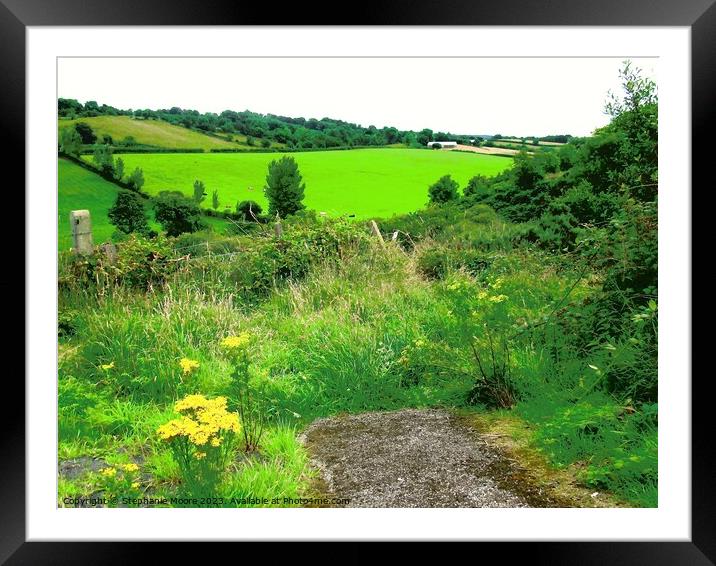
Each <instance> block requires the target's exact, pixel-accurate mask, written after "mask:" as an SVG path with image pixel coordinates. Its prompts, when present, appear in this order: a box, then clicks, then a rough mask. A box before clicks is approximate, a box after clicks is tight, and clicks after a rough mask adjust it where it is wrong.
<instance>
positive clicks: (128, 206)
mask: <svg viewBox="0 0 716 566" xmlns="http://www.w3.org/2000/svg"><path fill="white" fill-rule="evenodd" d="M107 216H108V217H109V221H110V222H111V223H112V224H113V225H114V226H115V227H116V228H117V230H119V231H120V232H124V233H125V234H131V233H132V232H137V233H139V234H146V233H147V232H149V224H148V222H147V215H146V212H145V210H144V203H143V202H142V199H141V197H140V196H139V195H138V194H137V193H132V192H129V191H119V193H117V199H116V200H115V202H114V205H113V206H112V208H110V209H109V211H108V212H107Z"/></svg>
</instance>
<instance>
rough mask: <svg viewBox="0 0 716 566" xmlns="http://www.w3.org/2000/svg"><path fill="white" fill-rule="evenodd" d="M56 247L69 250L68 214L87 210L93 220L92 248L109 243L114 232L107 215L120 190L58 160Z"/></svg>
mask: <svg viewBox="0 0 716 566" xmlns="http://www.w3.org/2000/svg"><path fill="white" fill-rule="evenodd" d="M57 169H58V175H57V177H58V181H57V183H58V184H57V214H58V218H57V243H58V247H59V249H61V250H66V249H68V248H70V247H71V246H72V232H71V231H70V221H69V218H70V211H72V210H81V209H87V210H89V211H90V216H91V219H92V235H93V238H94V242H95V244H99V243H101V242H103V241H105V240H109V239H110V238H111V236H112V232H114V230H115V228H114V226H112V225H111V224H110V223H109V219H108V218H107V211H108V210H109V209H110V207H111V206H112V205H113V204H114V201H115V199H116V198H117V192H118V191H120V190H121V189H120V188H119V187H117V186H116V185H113V184H112V183H110V182H108V181H105V180H104V179H102V177H100V176H99V175H95V174H94V173H92V172H90V171H87V170H86V169H82V167H80V166H79V165H75V164H74V163H72V162H70V161H67V160H65V159H60V160H59V161H58V163H57Z"/></svg>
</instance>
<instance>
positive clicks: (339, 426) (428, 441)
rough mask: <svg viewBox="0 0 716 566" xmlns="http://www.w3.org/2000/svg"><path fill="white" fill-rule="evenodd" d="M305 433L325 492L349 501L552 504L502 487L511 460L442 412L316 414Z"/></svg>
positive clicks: (414, 504) (419, 504)
mask: <svg viewBox="0 0 716 566" xmlns="http://www.w3.org/2000/svg"><path fill="white" fill-rule="evenodd" d="M302 439H303V441H304V443H305V445H306V447H307V448H308V451H309V453H310V455H311V462H312V464H313V465H314V466H315V467H316V468H318V470H319V471H320V474H321V476H322V480H323V486H324V488H325V489H324V491H325V492H327V493H329V494H332V495H333V496H337V497H346V498H349V499H350V503H349V504H348V505H347V506H348V507H530V506H552V504H551V502H550V501H546V500H545V501H540V500H536V499H535V498H534V497H531V496H529V495H528V494H522V495H521V494H518V491H519V490H512V489H510V488H509V487H501V485H502V486H504V485H505V483H506V482H505V477H506V476H507V475H508V474H506V473H505V471H506V470H507V468H509V463H508V462H507V461H506V460H505V458H504V457H503V456H502V455H501V454H500V453H499V452H498V451H496V450H494V449H492V448H490V447H489V445H488V444H487V443H485V442H484V441H482V442H481V441H480V438H479V434H478V433H476V432H475V431H474V430H472V429H470V428H469V427H467V426H465V425H464V424H463V423H461V422H460V421H459V419H457V418H456V417H455V416H453V415H452V414H450V413H448V412H447V411H442V410H432V409H431V410H416V409H406V410H401V411H395V412H378V413H363V414H359V415H351V416H344V417H336V418H331V419H319V420H317V421H315V422H314V423H312V424H311V426H310V427H309V428H308V429H307V430H306V431H305V433H304V434H303V435H302ZM500 484H501V485H500Z"/></svg>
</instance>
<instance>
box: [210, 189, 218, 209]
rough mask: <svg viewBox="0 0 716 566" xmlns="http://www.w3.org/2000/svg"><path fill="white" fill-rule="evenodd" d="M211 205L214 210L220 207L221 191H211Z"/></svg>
mask: <svg viewBox="0 0 716 566" xmlns="http://www.w3.org/2000/svg"><path fill="white" fill-rule="evenodd" d="M211 207H212V208H213V209H214V210H217V209H218V208H219V191H217V190H216V189H214V192H213V193H211Z"/></svg>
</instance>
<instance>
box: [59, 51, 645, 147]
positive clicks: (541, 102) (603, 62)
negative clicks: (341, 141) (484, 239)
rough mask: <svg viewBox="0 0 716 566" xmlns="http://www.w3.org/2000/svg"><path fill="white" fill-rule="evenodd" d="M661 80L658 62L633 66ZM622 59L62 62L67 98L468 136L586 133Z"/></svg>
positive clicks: (599, 114)
mask: <svg viewBox="0 0 716 566" xmlns="http://www.w3.org/2000/svg"><path fill="white" fill-rule="evenodd" d="M632 61H633V62H634V64H635V65H637V66H639V67H641V68H642V69H643V70H644V74H646V75H648V76H650V77H652V78H653V79H655V80H656V79H657V77H656V70H657V60H656V59H636V58H635V59H632ZM620 67H621V59H601V58H574V59H569V58H564V59H562V58H549V59H542V58H535V59H528V58H524V59H522V58H520V59H515V58H499V59H498V58H488V59H477V58H464V59H463V58H434V59H428V58H413V59H405V58H402V59H401V58H335V59H332V58H313V59H311V58H175V59H170V58H165V59H158V58H95V59H93V58H60V59H59V63H58V69H59V72H58V75H59V76H58V95H59V96H60V97H62V98H76V99H77V100H79V101H81V102H86V101H88V100H95V101H97V102H98V103H100V104H103V103H104V104H109V105H111V106H115V107H117V108H122V109H128V108H132V109H137V108H151V109H158V108H170V107H172V106H179V107H181V108H192V109H196V110H199V111H200V112H216V113H220V112H221V111H223V110H227V109H230V110H237V111H240V110H252V111H254V112H260V113H262V114H266V113H271V114H280V115H283V116H291V117H304V118H323V117H330V118H337V119H341V120H346V121H349V122H355V123H358V124H361V125H363V126H369V125H371V124H372V125H375V126H377V127H379V128H380V127H383V126H395V127H397V128H399V129H401V130H420V129H422V128H430V129H432V130H434V131H449V132H453V133H466V134H495V133H500V134H503V135H523V136H530V135H537V136H542V135H548V134H563V133H569V134H573V135H588V134H590V133H591V132H592V131H593V130H594V129H595V128H597V127H599V126H602V125H604V124H606V123H607V121H608V119H607V116H605V115H604V113H603V107H604V101H605V99H606V96H607V92H608V91H609V89H613V90H618V89H619V80H618V71H619V68H620Z"/></svg>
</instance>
